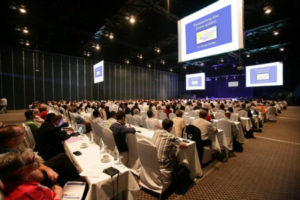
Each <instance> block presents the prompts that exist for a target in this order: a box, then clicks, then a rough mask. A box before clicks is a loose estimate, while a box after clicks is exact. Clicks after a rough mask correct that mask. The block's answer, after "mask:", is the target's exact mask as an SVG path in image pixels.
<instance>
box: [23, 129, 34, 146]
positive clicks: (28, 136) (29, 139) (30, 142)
mask: <svg viewBox="0 0 300 200" xmlns="http://www.w3.org/2000/svg"><path fill="white" fill-rule="evenodd" d="M22 125H23V127H24V129H25V138H24V144H25V147H27V148H31V149H34V148H35V139H34V137H33V134H32V132H31V129H30V127H29V126H27V125H26V124H24V123H23V124H22Z"/></svg>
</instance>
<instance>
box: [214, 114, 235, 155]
mask: <svg viewBox="0 0 300 200" xmlns="http://www.w3.org/2000/svg"><path fill="white" fill-rule="evenodd" d="M217 128H218V129H222V130H223V131H224V133H225V137H226V141H227V144H228V149H229V150H232V143H233V142H232V130H231V123H230V122H229V121H228V120H226V119H220V120H219V121H218V122H217Z"/></svg>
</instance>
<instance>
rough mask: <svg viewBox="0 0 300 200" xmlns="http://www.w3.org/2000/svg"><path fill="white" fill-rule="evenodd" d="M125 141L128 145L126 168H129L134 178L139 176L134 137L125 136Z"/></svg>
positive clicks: (130, 135) (132, 135)
mask: <svg viewBox="0 0 300 200" xmlns="http://www.w3.org/2000/svg"><path fill="white" fill-rule="evenodd" d="M126 141H127V145H128V162H127V164H126V167H128V168H130V169H131V171H132V172H133V173H134V174H135V175H136V176H139V174H140V168H141V162H140V159H139V154H138V148H137V140H136V136H135V135H134V134H126Z"/></svg>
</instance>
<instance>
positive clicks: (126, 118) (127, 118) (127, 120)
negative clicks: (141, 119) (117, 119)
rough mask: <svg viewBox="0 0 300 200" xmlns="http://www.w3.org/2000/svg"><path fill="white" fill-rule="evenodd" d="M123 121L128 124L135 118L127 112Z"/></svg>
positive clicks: (132, 122) (133, 121)
mask: <svg viewBox="0 0 300 200" xmlns="http://www.w3.org/2000/svg"><path fill="white" fill-rule="evenodd" d="M125 122H126V123H128V124H134V123H135V120H134V118H133V116H132V115H131V114H129V115H126V117H125Z"/></svg>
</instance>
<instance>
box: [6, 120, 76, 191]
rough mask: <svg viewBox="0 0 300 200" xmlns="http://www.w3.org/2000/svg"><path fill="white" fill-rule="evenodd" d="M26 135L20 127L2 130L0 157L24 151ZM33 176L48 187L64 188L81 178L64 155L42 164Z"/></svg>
mask: <svg viewBox="0 0 300 200" xmlns="http://www.w3.org/2000/svg"><path fill="white" fill-rule="evenodd" d="M24 135H25V132H24V129H23V128H22V127H20V126H16V125H9V126H6V127H3V128H0V157H1V154H4V153H7V152H13V151H18V150H19V151H24V149H25V148H24V145H23V142H24ZM40 161H42V160H40ZM32 175H33V176H32V177H31V179H32V180H34V181H38V182H42V183H43V184H44V185H47V186H52V185H53V184H54V183H56V182H57V183H59V184H60V185H61V186H63V185H64V184H65V183H66V182H67V181H69V180H72V179H76V178H78V177H79V175H78V173H77V171H76V169H75V167H74V166H73V164H72V163H71V161H70V159H69V158H68V157H67V156H66V154H63V153H61V154H58V155H56V156H55V157H53V158H51V159H49V160H46V161H45V162H44V163H42V162H40V164H39V168H38V169H37V170H36V171H35V172H34V173H32Z"/></svg>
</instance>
